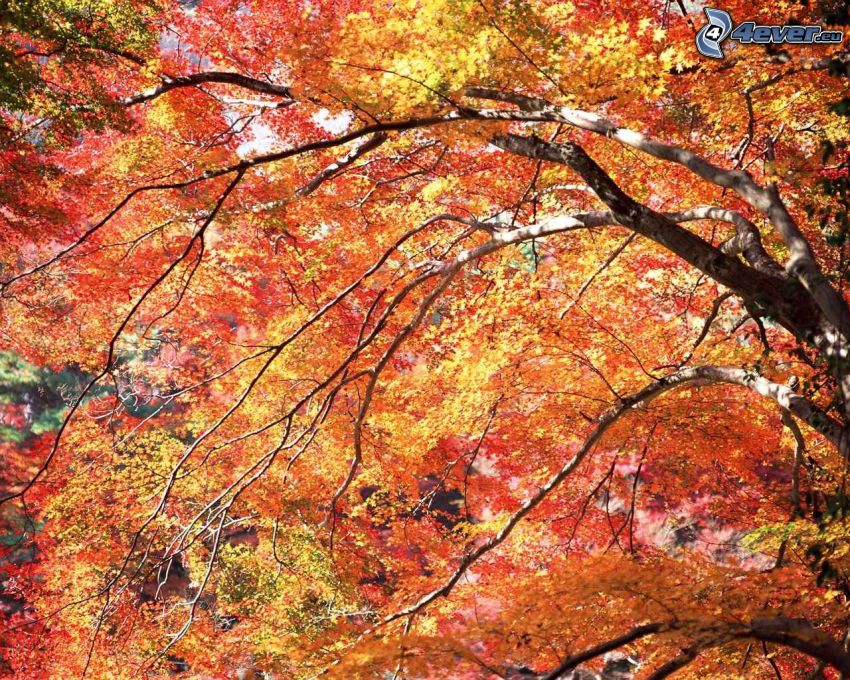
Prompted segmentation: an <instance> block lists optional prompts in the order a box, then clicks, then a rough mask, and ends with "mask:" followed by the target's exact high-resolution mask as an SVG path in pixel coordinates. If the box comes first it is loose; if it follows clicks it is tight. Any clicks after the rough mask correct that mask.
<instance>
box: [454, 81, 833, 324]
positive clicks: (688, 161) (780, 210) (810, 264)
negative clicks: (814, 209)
mask: <svg viewBox="0 0 850 680" xmlns="http://www.w3.org/2000/svg"><path fill="white" fill-rule="evenodd" d="M465 94H466V95H467V96H469V97H477V98H482V99H492V100H496V101H504V102H509V103H511V104H515V105H517V106H519V107H520V108H521V109H523V110H525V111H528V112H534V113H537V114H540V115H544V114H548V115H549V117H550V120H552V121H554V122H561V123H566V124H568V125H571V126H573V127H576V128H579V129H582V130H587V131H589V132H594V133H596V134H599V135H602V136H605V137H609V138H611V139H614V140H616V141H618V142H620V143H621V144H624V145H626V146H629V147H632V148H634V149H637V150H638V151H642V152H643V153H646V154H648V155H650V156H654V157H655V158H658V159H660V160H664V161H668V162H671V163H676V164H678V165H682V166H684V167H685V168H687V169H688V170H690V171H691V172H693V173H694V174H695V175H698V176H699V177H701V178H703V179H704V180H706V181H708V182H711V183H712V184H716V185H717V186H719V187H723V188H724V189H732V190H733V191H735V193H737V194H738V195H739V196H740V197H741V198H742V199H743V200H744V201H746V202H747V203H749V204H750V205H752V206H753V207H754V208H756V209H757V210H759V211H760V212H761V213H763V214H764V215H765V216H767V217H768V219H769V220H770V221H771V223H772V224H773V226H774V227H775V228H776V231H777V232H778V233H779V235H780V236H781V237H782V240H783V241H784V242H785V245H786V246H787V247H788V250H789V252H790V257H789V259H788V263H787V264H786V267H785V268H786V270H787V271H788V272H789V273H791V274H793V275H794V276H796V277H797V278H798V279H799V280H800V282H801V283H802V284H803V286H804V287H805V288H806V289H807V290H808V291H809V293H811V295H812V297H813V298H814V299H815V301H816V303H817V305H818V307H819V308H820V310H821V311H822V312H823V314H824V316H825V317H826V318H827V319H828V320H829V321H830V323H831V324H832V325H833V326H835V327H836V328H837V329H839V331H840V332H841V334H842V335H844V336H845V337H850V308H848V305H847V302H846V301H845V300H844V299H843V298H842V297H841V296H840V295H839V294H838V293H837V292H836V291H835V290H834V289H833V288H832V287H831V286H830V285H829V283H828V282H827V280H826V278H825V277H824V275H823V273H822V272H821V270H820V266H819V265H818V263H817V260H816V259H815V256H814V253H813V252H812V249H811V247H810V245H809V242H808V240H807V239H806V237H805V236H804V235H803V233H802V231H800V228H799V227H798V226H797V224H796V223H795V222H794V220H793V218H792V217H791V215H790V214H789V213H788V210H787V209H786V208H785V205H784V203H783V202H782V199H781V198H780V197H779V194H778V192H777V191H775V189H773V188H771V187H763V186H761V185H760V184H758V183H757V182H756V181H755V180H754V179H753V178H752V177H751V176H750V175H749V174H748V173H747V172H744V171H742V170H726V169H723V168H720V167H718V166H716V165H714V164H713V163H711V162H709V161H708V160H706V159H705V158H703V157H702V156H699V155H698V154H696V153H694V152H693V151H690V150H688V149H683V148H681V147H678V146H674V145H672V144H666V143H664V142H660V141H658V140H655V139H651V138H649V137H646V136H645V135H643V134H642V133H640V132H636V131H634V130H629V129H628V128H622V127H619V126H617V125H615V124H614V123H612V122H611V121H610V120H607V119H606V118H603V117H602V116H599V115H597V114H595V113H590V112H588V111H581V110H579V109H571V108H569V107H565V106H563V107H558V106H553V105H552V104H549V103H548V102H546V101H544V100H542V99H536V98H533V97H526V96H523V95H517V94H505V93H503V92H499V91H498V90H492V89H489V88H483V87H470V88H467V89H466V91H465Z"/></svg>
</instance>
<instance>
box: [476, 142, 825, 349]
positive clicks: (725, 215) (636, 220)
mask: <svg viewBox="0 0 850 680" xmlns="http://www.w3.org/2000/svg"><path fill="white" fill-rule="evenodd" d="M491 141H492V143H493V144H495V145H496V146H498V147H499V148H502V149H505V150H506V151H509V152H511V153H515V154H517V155H520V156H526V157H528V158H533V159H537V160H540V159H542V160H547V161H551V162H555V163H561V164H564V165H568V166H569V167H571V168H572V169H573V170H575V171H576V172H577V173H578V174H579V175H581V177H582V178H583V179H584V181H585V182H587V184H588V185H589V186H590V187H591V188H592V189H593V190H594V191H595V192H596V194H597V195H598V196H599V198H600V199H602V201H604V202H605V204H606V205H607V206H608V207H609V208H610V209H611V214H612V215H613V218H614V219H615V220H616V221H617V222H618V223H619V224H622V225H623V226H626V227H629V228H630V229H632V230H634V231H636V232H637V233H639V234H641V235H643V236H646V237H648V238H650V239H652V240H653V241H655V242H656V243H658V244H660V245H662V246H664V247H665V248H667V249H668V250H670V251H671V252H673V253H675V254H676V255H678V256H679V257H681V258H682V259H684V260H685V261H686V262H688V263H690V264H692V265H693V266H694V267H696V268H697V269H699V270H700V271H702V272H704V273H706V274H708V275H709V276H711V277H712V278H713V279H714V280H715V281H717V282H718V283H721V284H723V285H724V286H727V287H728V288H731V289H732V290H734V291H736V292H737V293H738V294H739V295H741V296H742V297H743V298H744V299H745V300H746V301H750V302H754V303H756V305H755V306H756V307H757V308H765V309H766V310H767V311H768V312H769V313H770V314H771V315H773V316H775V317H776V318H777V319H778V320H779V322H780V323H782V325H783V326H785V328H787V329H788V330H789V331H791V332H792V333H793V334H794V335H795V336H796V337H798V338H808V339H811V338H813V337H814V336H815V335H817V333H818V331H819V330H820V323H821V315H820V313H819V311H818V309H817V307H816V306H815V305H814V304H813V301H812V300H811V299H810V297H809V294H808V293H807V292H806V291H805V289H804V288H803V287H802V286H800V285H799V284H797V283H796V282H794V281H790V280H784V279H782V278H780V277H779V276H777V275H776V274H775V273H773V272H771V273H767V272H765V271H762V270H761V268H759V269H755V268H751V267H748V266H746V265H745V264H744V263H743V262H741V261H740V260H738V259H737V258H735V257H732V256H730V255H728V254H726V253H724V252H723V251H722V250H721V249H718V248H715V247H714V246H712V245H711V244H710V243H708V242H707V241H705V240H704V239H702V238H700V237H699V236H697V235H696V234H694V233H692V232H690V231H688V230H687V229H684V228H683V227H680V226H679V225H678V224H676V222H675V220H676V219H677V218H678V219H680V220H681V219H682V218H685V219H705V218H712V217H711V216H716V217H715V218H717V219H725V220H728V221H730V222H732V223H733V224H735V225H736V228H737V229H739V230H742V231H743V233H744V235H745V236H746V237H747V238H746V242H745V244H744V245H746V247H747V251H748V252H749V254H750V256H751V257H753V258H754V259H755V260H756V261H758V262H760V264H762V263H763V264H764V266H766V267H768V268H769V260H768V261H763V255H766V254H765V253H764V251H763V249H761V248H760V245H759V244H758V243H757V242H756V241H755V238H754V237H753V235H752V234H751V233H750V230H749V227H748V226H747V224H746V220H744V218H743V217H742V216H740V215H736V214H734V213H733V211H724V210H723V209H720V208H718V209H714V208H708V207H704V208H695V209H693V210H691V211H685V212H684V213H674V214H673V215H672V216H671V217H672V218H673V219H671V218H670V217H668V216H666V215H663V214H661V213H658V212H655V211H654V210H652V209H650V208H648V207H646V206H644V205H642V204H640V203H638V202H637V201H635V200H634V199H633V198H632V197H631V196H629V195H627V194H626V193H625V192H624V191H623V190H622V189H621V188H620V187H619V186H618V185H617V184H616V183H615V182H614V181H613V180H612V179H611V177H610V176H609V175H608V174H607V173H606V172H605V171H604V170H603V169H602V168H601V167H600V166H599V165H598V164H597V163H596V162H595V161H594V160H593V159H592V158H591V157H590V156H588V155H587V153H586V152H585V151H584V149H582V148H581V147H580V146H579V145H577V144H574V143H571V142H567V143H554V142H547V141H545V140H542V139H540V138H539V137H535V136H531V137H522V136H520V135H513V134H508V135H497V136H496V137H494V138H493V139H492V140H491ZM753 230H755V227H753ZM736 238H737V237H736Z"/></svg>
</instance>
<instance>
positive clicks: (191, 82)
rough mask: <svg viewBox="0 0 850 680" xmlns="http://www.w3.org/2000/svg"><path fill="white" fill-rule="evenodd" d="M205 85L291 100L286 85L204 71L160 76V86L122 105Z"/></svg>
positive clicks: (135, 96) (238, 74)
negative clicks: (220, 86) (221, 84)
mask: <svg viewBox="0 0 850 680" xmlns="http://www.w3.org/2000/svg"><path fill="white" fill-rule="evenodd" d="M205 83H225V84H227V85H236V86H238V87H241V88H243V89H246V90H251V91H252V92H261V93H263V94H270V95H275V96H278V97H285V98H286V99H288V100H290V101H291V100H292V91H291V90H290V89H289V87H287V86H286V85H277V84H275V83H270V82H268V81H266V80H259V79H258V78H252V77H251V76H246V75H243V74H241V73H233V72H230V71H204V72H201V73H192V74H190V75H188V76H174V77H171V76H162V84H161V85H158V86H157V87H154V88H151V89H150V90H146V91H144V92H141V93H139V94H137V95H133V96H132V97H127V98H126V99H124V100H123V101H122V103H123V104H124V105H125V106H134V105H136V104H142V103H143V102H148V101H150V100H152V99H156V98H157V97H159V96H160V95H162V94H165V93H166V92H170V91H171V90H176V89H178V88H181V87H196V86H198V85H203V84H205Z"/></svg>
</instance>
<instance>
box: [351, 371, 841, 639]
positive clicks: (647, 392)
mask: <svg viewBox="0 0 850 680" xmlns="http://www.w3.org/2000/svg"><path fill="white" fill-rule="evenodd" d="M711 383H729V384H734V385H740V386H742V387H746V388H747V389H750V390H752V391H753V392H755V393H757V394H760V395H762V396H764V397H768V398H769V399H772V400H773V401H775V402H776V403H777V404H779V405H780V406H781V407H782V408H784V409H786V410H788V411H790V412H791V413H793V414H794V415H795V416H797V417H798V418H800V419H801V420H803V421H805V422H806V423H808V424H809V425H811V426H812V428H814V429H815V430H817V431H818V432H819V433H821V434H822V435H823V436H824V437H826V438H827V439H828V440H829V441H830V442H831V443H832V444H834V445H835V446H836V447H837V448H838V449H839V451H841V453H842V455H844V456H845V457H846V456H847V451H848V434H850V433H848V431H847V430H845V429H844V428H842V426H841V425H840V424H839V423H838V422H837V421H835V420H833V419H832V418H830V417H829V416H828V415H827V414H826V413H824V412H823V411H821V410H820V409H818V408H817V407H816V406H814V405H813V404H812V403H811V402H809V401H808V400H807V399H806V398H805V397H802V396H800V395H798V394H796V393H795V392H794V391H793V390H792V389H791V388H790V387H788V386H786V385H780V384H778V383H774V382H771V381H770V380H767V379H766V378H764V377H762V376H760V375H757V374H755V373H752V372H749V371H745V370H743V369H740V368H729V367H722V366H697V367H693V368H687V369H683V370H681V371H678V372H676V373H673V374H672V375H670V376H667V377H666V378H662V379H660V380H656V381H654V382H652V383H650V384H649V385H647V386H646V387H644V388H643V389H641V390H638V391H637V392H635V393H633V394H632V395H630V396H627V397H624V398H622V399H621V400H620V403H619V404H618V405H617V406H615V407H614V408H612V409H610V410H608V411H606V412H605V413H603V414H602V415H600V416H599V417H598V418H597V420H596V426H595V427H594V428H593V431H592V432H591V433H590V434H589V435H588V436H587V438H586V439H585V440H584V443H583V444H582V445H581V447H580V448H579V450H578V451H577V452H576V453H575V455H574V456H573V457H572V458H570V459H569V460H568V461H567V462H566V463H565V464H564V465H563V467H562V468H561V469H560V470H559V471H558V472H557V473H555V474H554V475H553V476H552V477H550V478H549V480H548V481H547V482H546V483H545V484H544V485H543V486H541V487H540V488H539V489H538V490H537V491H536V492H534V493H533V494H532V495H531V496H530V497H529V498H528V500H526V501H525V502H524V503H523V504H522V505H521V506H520V508H519V509H518V510H517V511H516V512H514V514H513V515H511V516H510V518H509V519H508V521H507V522H506V523H505V525H504V526H503V527H502V529H500V530H499V531H498V532H497V533H496V534H494V535H493V536H491V537H490V538H489V539H488V540H487V541H485V542H484V543H482V544H481V545H479V546H478V547H477V548H475V549H474V550H472V551H471V552H469V553H467V554H466V555H465V556H464V557H463V558H462V559H461V561H460V564H459V565H458V566H457V568H456V569H455V571H454V572H453V573H452V574H451V575H450V576H449V578H448V579H447V580H446V581H445V582H444V583H443V585H441V586H440V587H438V588H436V589H434V590H432V591H431V592H430V593H427V594H426V595H424V596H422V597H421V598H420V599H419V600H417V601H416V602H415V603H413V604H411V605H410V606H408V607H405V608H404V609H401V610H399V611H396V612H395V613H393V614H390V615H388V616H386V617H385V618H383V619H382V620H381V622H380V623H379V625H381V626H383V625H386V624H388V623H390V622H392V621H395V620H397V619H399V618H403V617H405V616H410V615H412V614H416V613H418V612H419V611H421V610H422V609H424V608H425V607H427V606H428V605H429V604H430V603H431V602H433V601H434V600H436V599H437V598H439V597H445V596H448V594H449V593H450V592H451V591H452V589H453V588H454V586H455V585H456V584H457V582H458V581H459V580H460V579H461V577H462V576H463V575H464V574H465V573H466V571H467V570H468V569H469V567H471V566H472V565H473V564H474V563H475V562H477V561H478V560H479V559H480V558H481V557H483V556H484V555H486V554H487V553H489V552H490V551H491V550H493V549H494V548H496V547H497V546H499V545H500V544H501V543H503V542H504V541H505V540H506V539H507V538H508V536H510V534H511V532H512V531H513V530H514V528H515V527H516V525H517V524H519V522H520V521H521V520H522V519H523V518H524V517H525V516H526V515H528V514H529V513H531V512H532V511H533V510H534V509H535V508H536V507H537V506H538V505H540V504H541V503H542V502H543V501H544V500H545V499H546V498H547V496H549V494H550V493H551V492H552V491H554V490H555V489H556V488H557V487H558V486H559V485H560V484H561V482H563V481H564V480H565V479H566V478H567V477H568V476H569V475H570V474H571V473H572V472H573V471H574V470H575V469H576V468H577V467H578V466H579V464H580V463H581V462H582V461H583V460H584V458H585V457H586V456H587V454H588V453H590V451H591V450H592V449H593V447H594V446H595V445H596V444H597V443H598V442H599V441H600V440H601V439H602V437H603V435H604V434H605V433H606V432H607V431H608V429H609V428H610V427H611V426H612V425H614V423H616V422H617V421H618V420H619V419H620V418H622V417H623V416H624V415H626V414H628V413H629V412H631V411H632V410H634V409H636V408H638V407H642V406H645V405H646V404H648V403H649V402H650V401H652V400H653V399H655V398H657V397H658V396H660V395H662V394H664V393H665V392H668V391H669V390H671V389H673V388H676V387H681V386H685V385H689V384H690V385H707V384H711ZM367 632H368V631H367Z"/></svg>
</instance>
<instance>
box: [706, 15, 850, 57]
mask: <svg viewBox="0 0 850 680" xmlns="http://www.w3.org/2000/svg"><path fill="white" fill-rule="evenodd" d="M705 16H706V17H707V18H708V23H707V24H706V25H705V26H703V27H702V28H701V29H700V30H699V33H697V36H696V44H697V51H698V52H699V53H700V54H702V55H703V56H705V57H711V58H712V59H723V56H724V55H723V49H722V48H721V45H722V43H723V41H724V40H737V41H738V42H739V43H744V44H748V43H754V44H757V45H763V44H768V43H789V44H801V45H812V44H818V45H822V44H840V43H841V41H842V40H843V39H844V33H843V32H842V31H826V30H824V29H823V27H822V26H796V25H793V26H792V25H785V26H773V25H769V26H760V25H757V24H756V23H755V22H754V21H745V22H743V23H740V24H738V25H737V26H734V23H733V21H732V16H731V15H730V14H729V12H725V11H723V10H722V9H714V8H712V7H706V8H705ZM733 26H734V28H733Z"/></svg>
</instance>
